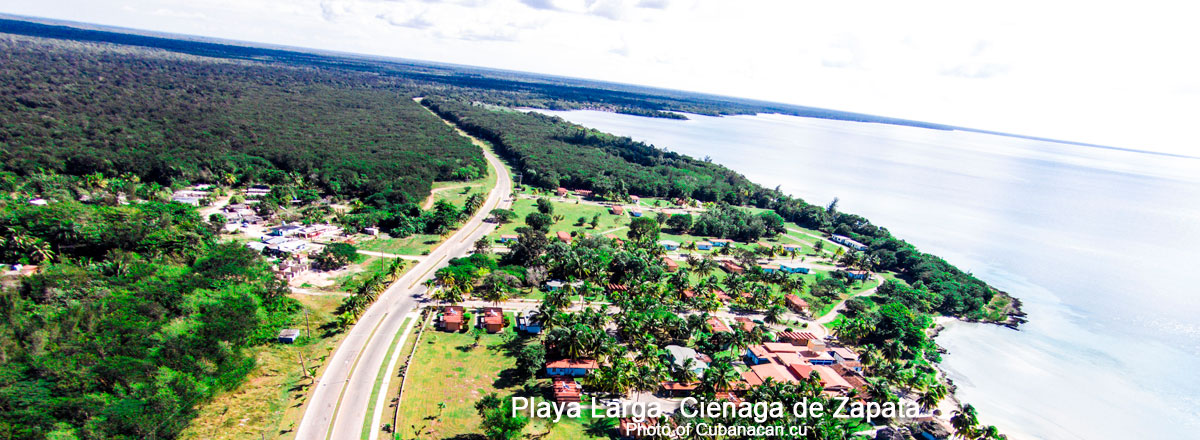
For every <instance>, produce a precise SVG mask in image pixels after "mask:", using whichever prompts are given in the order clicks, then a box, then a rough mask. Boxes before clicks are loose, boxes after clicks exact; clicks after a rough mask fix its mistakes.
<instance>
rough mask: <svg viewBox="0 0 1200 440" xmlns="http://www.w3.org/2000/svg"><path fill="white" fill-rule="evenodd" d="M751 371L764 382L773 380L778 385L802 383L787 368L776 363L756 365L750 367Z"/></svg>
mask: <svg viewBox="0 0 1200 440" xmlns="http://www.w3.org/2000/svg"><path fill="white" fill-rule="evenodd" d="M750 371H752V372H754V375H755V376H758V380H759V381H762V382H766V381H767V379H771V380H772V381H775V382H778V383H800V381H799V380H797V379H796V376H793V375H792V373H791V372H789V371H788V369H787V367H784V366H783V365H780V364H777V363H774V362H769V363H765V364H758V365H754V366H752V367H750Z"/></svg>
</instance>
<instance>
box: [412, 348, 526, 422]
mask: <svg viewBox="0 0 1200 440" xmlns="http://www.w3.org/2000/svg"><path fill="white" fill-rule="evenodd" d="M474 342H475V338H474V337H473V336H472V335H471V334H470V333H469V332H468V333H446V332H443V331H439V330H435V329H431V328H430V329H426V330H425V335H424V336H423V337H422V339H421V343H420V345H419V347H418V348H417V354H416V356H415V357H414V358H413V363H412V366H411V367H409V371H408V381H407V382H406V383H405V384H404V389H405V390H406V391H405V393H404V398H403V401H402V402H401V404H400V418H399V421H398V422H397V423H398V426H397V432H398V433H400V434H401V435H402V436H403V437H404V438H412V437H413V436H412V434H413V432H414V431H415V429H414V428H413V426H414V425H415V426H417V427H420V428H422V429H421V432H422V435H420V438H450V437H455V436H459V435H467V434H473V433H478V432H479V415H478V413H476V411H475V406H474V405H475V402H476V401H478V400H479V399H480V398H482V397H483V396H484V395H486V394H487V393H491V392H496V393H498V394H499V395H501V396H507V395H509V394H511V393H512V392H513V391H514V390H515V388H516V387H511V386H510V387H509V388H497V387H496V382H497V376H498V374H499V373H500V372H501V371H503V370H505V369H508V368H512V367H513V366H514V365H516V360H515V359H513V358H511V357H508V356H506V355H505V353H504V351H503V350H499V349H494V348H493V347H495V346H498V345H500V344H501V343H502V340H501V338H500V334H494V335H490V334H485V335H483V337H482V338H481V339H480V345H479V346H478V347H475V348H473V349H472V348H470V347H471V345H472V344H474ZM443 402H444V403H445V404H446V407H445V409H441V410H439V409H438V404H439V403H443ZM439 413H440V416H439Z"/></svg>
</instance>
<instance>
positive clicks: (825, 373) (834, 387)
mask: <svg viewBox="0 0 1200 440" xmlns="http://www.w3.org/2000/svg"><path fill="white" fill-rule="evenodd" d="M812 369H813V372H814V373H817V375H818V376H820V378H821V387H822V388H824V389H825V391H829V392H832V393H838V394H840V393H845V392H847V391H850V389H851V388H853V387H852V386H850V383H849V382H846V379H844V378H842V375H840V374H837V372H836V371H833V369H832V368H829V367H827V366H824V365H813V366H812Z"/></svg>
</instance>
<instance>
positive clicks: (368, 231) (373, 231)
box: [363, 228, 379, 235]
mask: <svg viewBox="0 0 1200 440" xmlns="http://www.w3.org/2000/svg"><path fill="white" fill-rule="evenodd" d="M363 233H364V234H367V235H379V228H363Z"/></svg>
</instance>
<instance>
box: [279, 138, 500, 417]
mask: <svg viewBox="0 0 1200 440" xmlns="http://www.w3.org/2000/svg"><path fill="white" fill-rule="evenodd" d="M484 157H485V158H486V159H487V161H488V163H489V164H491V166H492V167H493V168H495V170H496V172H497V173H499V176H498V177H499V178H498V179H497V183H496V187H495V188H493V189H492V191H491V192H490V193H488V198H487V201H485V202H484V204H483V206H482V207H481V208H480V209H479V212H478V213H476V214H475V216H474V217H471V219H470V220H469V221H467V222H466V224H465V225H463V227H462V228H461V229H459V230H458V232H455V233H454V235H452V236H450V238H448V239H447V240H446V241H445V242H443V243H442V244H441V245H440V246H438V247H437V248H436V249H434V250H433V252H430V254H429V255H428V256H426V257H424V258H423V259H422V260H421V261H419V262H418V263H417V265H416V266H415V267H413V268H412V269H410V270H409V271H408V272H406V273H405V274H404V276H402V277H400V279H399V280H397V281H396V283H394V284H392V285H391V287H389V288H388V289H387V290H386V291H385V292H384V293H383V294H382V295H380V296H379V298H378V300H376V301H375V304H374V305H372V306H371V308H369V309H367V311H366V313H363V315H362V317H360V318H359V320H358V323H357V324H355V325H354V327H352V328H351V329H350V330H349V334H347V335H346V338H345V339H344V340H343V341H342V343H341V345H340V346H339V347H338V349H337V351H336V352H335V353H334V354H333V356H332V357H330V358H329V360H328V367H327V368H326V370H325V373H324V374H322V375H321V378H320V380H319V381H318V382H317V385H316V390H314V391H313V395H312V397H311V398H309V403H308V408H307V409H306V410H305V412H304V418H303V419H302V420H301V421H300V427H299V428H298V429H297V432H296V438H297V439H303V440H317V439H339V440H340V439H347V440H349V439H353V440H358V439H360V438H361V435H362V428H363V421H364V420H366V418H367V417H371V416H372V415H370V414H366V410H367V403H368V402H367V401H368V400H369V399H370V396H371V389H372V388H373V387H374V385H375V380H376V376H377V374H378V372H379V368H380V366H381V365H383V362H384V361H385V357H386V355H387V349H388V346H389V345H390V344H391V342H392V339H393V338H395V337H396V335H397V333H399V332H400V330H401V328H400V324H401V323H403V321H404V316H405V315H407V314H408V313H409V312H411V311H412V310H413V309H415V308H416V307H417V306H418V305H420V304H422V303H424V302H425V301H426V299H425V297H424V294H425V291H426V287H425V286H423V285H422V284H421V281H423V280H424V279H426V278H428V277H429V276H430V275H432V274H433V272H434V271H436V270H437V269H438V268H441V267H443V266H446V264H447V261H448V260H450V259H451V258H456V257H459V256H462V255H465V254H467V253H469V252H471V250H472V248H473V247H474V244H475V241H476V240H478V239H479V238H480V237H483V236H484V235H486V234H487V233H489V232H491V231H492V229H493V228H495V225H493V224H491V223H484V222H483V220H484V219H485V218H487V216H488V212H490V211H491V210H492V209H495V208H498V207H501V208H507V207H509V206H510V205H511V197H512V179H511V177H510V176H509V174H508V170H507V169H505V168H504V164H503V163H501V162H500V159H499V158H497V157H496V156H495V155H493V154H491V153H490V152H489V151H488V150H487V149H486V148H485V149H484ZM373 428H376V427H373Z"/></svg>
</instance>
